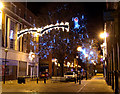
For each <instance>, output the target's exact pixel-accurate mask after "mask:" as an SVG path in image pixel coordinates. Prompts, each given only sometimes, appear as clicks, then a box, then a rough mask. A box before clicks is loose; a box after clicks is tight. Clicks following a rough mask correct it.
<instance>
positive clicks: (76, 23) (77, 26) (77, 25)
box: [72, 17, 80, 29]
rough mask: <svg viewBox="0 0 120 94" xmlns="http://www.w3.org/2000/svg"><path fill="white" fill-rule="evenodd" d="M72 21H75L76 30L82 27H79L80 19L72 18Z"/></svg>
mask: <svg viewBox="0 0 120 94" xmlns="http://www.w3.org/2000/svg"><path fill="white" fill-rule="evenodd" d="M72 21H74V29H79V27H80V25H79V23H78V22H79V19H78V17H75V18H72Z"/></svg>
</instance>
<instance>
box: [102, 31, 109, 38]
mask: <svg viewBox="0 0 120 94" xmlns="http://www.w3.org/2000/svg"><path fill="white" fill-rule="evenodd" d="M105 37H108V33H105V32H104V33H101V34H100V38H105Z"/></svg>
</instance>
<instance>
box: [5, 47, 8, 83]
mask: <svg viewBox="0 0 120 94" xmlns="http://www.w3.org/2000/svg"><path fill="white" fill-rule="evenodd" d="M7 52H8V49H7V48H5V68H4V84H5V74H6V62H7V61H6V60H7Z"/></svg>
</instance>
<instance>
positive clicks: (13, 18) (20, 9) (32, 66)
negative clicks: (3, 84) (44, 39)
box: [0, 2, 39, 80]
mask: <svg viewBox="0 0 120 94" xmlns="http://www.w3.org/2000/svg"><path fill="white" fill-rule="evenodd" d="M3 5H4V7H3V8H2V9H1V10H0V19H1V20H0V22H1V23H0V35H1V37H0V38H2V39H1V40H2V41H1V45H0V48H1V51H2V52H1V53H2V54H0V60H1V62H0V69H1V70H2V73H1V75H2V76H3V75H4V69H5V66H4V65H5V62H4V61H5V59H4V58H5V48H7V49H8V52H7V66H6V73H5V75H6V80H7V79H16V78H17V77H19V76H32V75H38V62H39V59H38V56H37V55H36V58H35V59H34V61H30V60H29V58H28V57H29V52H30V51H32V52H37V51H38V49H37V48H36V50H35V49H34V45H30V40H31V41H33V42H38V40H39V39H38V38H34V37H32V35H31V34H26V35H23V37H20V38H19V39H17V33H18V32H19V31H20V30H22V29H26V28H33V27H37V17H36V16H35V15H34V14H33V13H32V12H31V11H29V10H28V9H27V8H26V7H25V6H23V5H22V4H21V3H18V2H14V3H13V2H3ZM36 46H37V47H38V46H39V45H36Z"/></svg>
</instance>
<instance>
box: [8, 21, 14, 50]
mask: <svg viewBox="0 0 120 94" xmlns="http://www.w3.org/2000/svg"><path fill="white" fill-rule="evenodd" d="M14 33H15V22H13V21H12V20H11V21H10V36H9V38H10V48H11V49H14Z"/></svg>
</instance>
